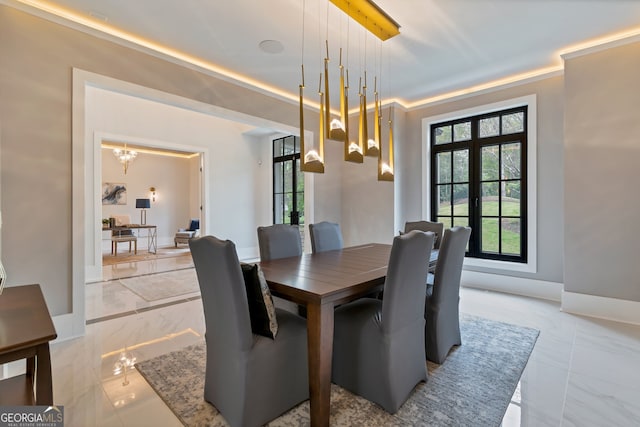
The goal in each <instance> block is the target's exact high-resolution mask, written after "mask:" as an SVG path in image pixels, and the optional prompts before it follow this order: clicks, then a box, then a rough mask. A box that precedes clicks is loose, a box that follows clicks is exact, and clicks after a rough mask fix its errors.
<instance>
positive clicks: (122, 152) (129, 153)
mask: <svg viewBox="0 0 640 427" xmlns="http://www.w3.org/2000/svg"><path fill="white" fill-rule="evenodd" d="M113 155H114V156H116V158H117V159H118V160H120V163H122V166H123V168H124V174H125V175H126V174H127V169H129V164H130V163H131V162H133V160H134V159H135V158H136V156H137V155H138V152H137V151H135V150H127V144H126V143H125V144H124V148H122V149H121V148H114V149H113Z"/></svg>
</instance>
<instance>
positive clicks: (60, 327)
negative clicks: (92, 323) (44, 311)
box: [51, 313, 85, 343]
mask: <svg viewBox="0 0 640 427" xmlns="http://www.w3.org/2000/svg"><path fill="white" fill-rule="evenodd" d="M51 320H53V326H54V327H55V328H56V333H57V334H58V338H56V339H55V340H53V342H54V343H56V342H61V341H66V340H69V339H72V338H77V337H81V336H83V335H84V329H85V324H84V316H83V317H82V318H80V317H79V316H78V315H77V314H75V315H74V313H68V314H60V315H58V316H53V317H52V318H51Z"/></svg>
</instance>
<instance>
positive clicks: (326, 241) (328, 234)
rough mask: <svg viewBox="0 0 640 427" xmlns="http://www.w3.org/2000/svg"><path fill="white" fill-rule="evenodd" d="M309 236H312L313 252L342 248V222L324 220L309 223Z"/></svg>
mask: <svg viewBox="0 0 640 427" xmlns="http://www.w3.org/2000/svg"><path fill="white" fill-rule="evenodd" d="M309 236H310V237H311V252H312V253H314V254H315V253H316V252H324V251H333V250H336V249H342V247H343V246H344V242H343V240H342V231H341V230H340V224H336V223H335V222H327V221H322V222H318V223H316V224H309Z"/></svg>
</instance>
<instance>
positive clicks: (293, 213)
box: [273, 135, 304, 227]
mask: <svg viewBox="0 0 640 427" xmlns="http://www.w3.org/2000/svg"><path fill="white" fill-rule="evenodd" d="M273 223H274V224H296V225H300V226H301V227H303V226H304V175H303V173H302V172H301V171H300V143H299V138H298V137H297V136H293V135H290V136H286V137H284V138H278V139H274V140H273Z"/></svg>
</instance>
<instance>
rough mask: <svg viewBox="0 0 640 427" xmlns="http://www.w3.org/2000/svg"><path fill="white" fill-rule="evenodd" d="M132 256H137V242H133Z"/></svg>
mask: <svg viewBox="0 0 640 427" xmlns="http://www.w3.org/2000/svg"><path fill="white" fill-rule="evenodd" d="M133 254H134V255H138V241H137V240H134V241H133Z"/></svg>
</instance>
